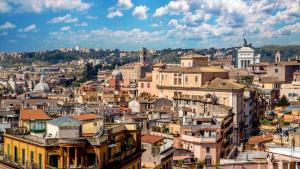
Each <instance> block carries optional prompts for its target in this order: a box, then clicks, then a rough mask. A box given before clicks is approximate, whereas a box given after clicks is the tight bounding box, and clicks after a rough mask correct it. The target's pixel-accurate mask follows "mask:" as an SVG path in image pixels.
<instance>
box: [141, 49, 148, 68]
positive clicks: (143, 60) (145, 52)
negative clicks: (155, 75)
mask: <svg viewBox="0 0 300 169" xmlns="http://www.w3.org/2000/svg"><path fill="white" fill-rule="evenodd" d="M146 55H147V49H146V48H142V49H141V52H140V63H142V64H144V63H145V56H146Z"/></svg>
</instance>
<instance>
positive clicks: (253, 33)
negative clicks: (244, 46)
mask: <svg viewBox="0 0 300 169" xmlns="http://www.w3.org/2000/svg"><path fill="white" fill-rule="evenodd" d="M164 15H169V16H170V17H171V19H170V21H169V23H168V25H169V27H168V28H169V30H167V32H168V33H167V35H168V36H167V37H168V38H172V37H176V38H177V39H179V40H197V41H198V42H203V43H202V44H205V42H209V43H211V42H212V41H214V40H216V41H219V42H226V41H228V40H230V41H231V42H232V43H235V42H233V40H232V39H242V38H243V37H246V38H247V37H251V38H252V39H257V41H261V40H264V41H265V37H268V38H271V37H274V36H275V37H276V34H277V35H278V36H290V35H291V34H296V33H300V32H299V31H297V30H299V26H298V25H297V23H299V22H300V1H299V0H278V1H276V0H260V1H255V0H216V1H213V0H201V1H200V0H173V1H170V2H168V3H167V4H166V5H163V6H161V7H158V8H157V9H156V10H155V12H154V14H153V17H160V16H164ZM172 15H177V16H176V17H173V16H172ZM276 24H277V25H276ZM282 24H283V25H287V24H288V26H284V27H283V28H280V27H282V26H281V25H282ZM275 25H276V26H275ZM279 25H280V26H279ZM238 43H240V42H238ZM253 43H257V42H253Z"/></svg>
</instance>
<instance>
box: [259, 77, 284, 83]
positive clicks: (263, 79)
mask: <svg viewBox="0 0 300 169" xmlns="http://www.w3.org/2000/svg"><path fill="white" fill-rule="evenodd" d="M260 80H261V82H262V83H275V82H280V80H279V79H278V78H277V77H275V76H262V77H260Z"/></svg>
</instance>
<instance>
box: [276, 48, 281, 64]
mask: <svg viewBox="0 0 300 169" xmlns="http://www.w3.org/2000/svg"><path fill="white" fill-rule="evenodd" d="M280 59H281V54H280V51H279V50H277V52H276V54H275V62H276V63H278V62H280Z"/></svg>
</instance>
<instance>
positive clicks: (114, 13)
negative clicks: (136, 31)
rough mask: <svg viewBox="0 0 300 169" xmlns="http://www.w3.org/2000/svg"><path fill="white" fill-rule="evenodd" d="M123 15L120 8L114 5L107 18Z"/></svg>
mask: <svg viewBox="0 0 300 169" xmlns="http://www.w3.org/2000/svg"><path fill="white" fill-rule="evenodd" d="M121 16H123V13H122V12H121V11H120V10H118V9H115V8H114V7H112V8H109V9H108V14H107V18H109V19H112V18H114V17H121Z"/></svg>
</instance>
